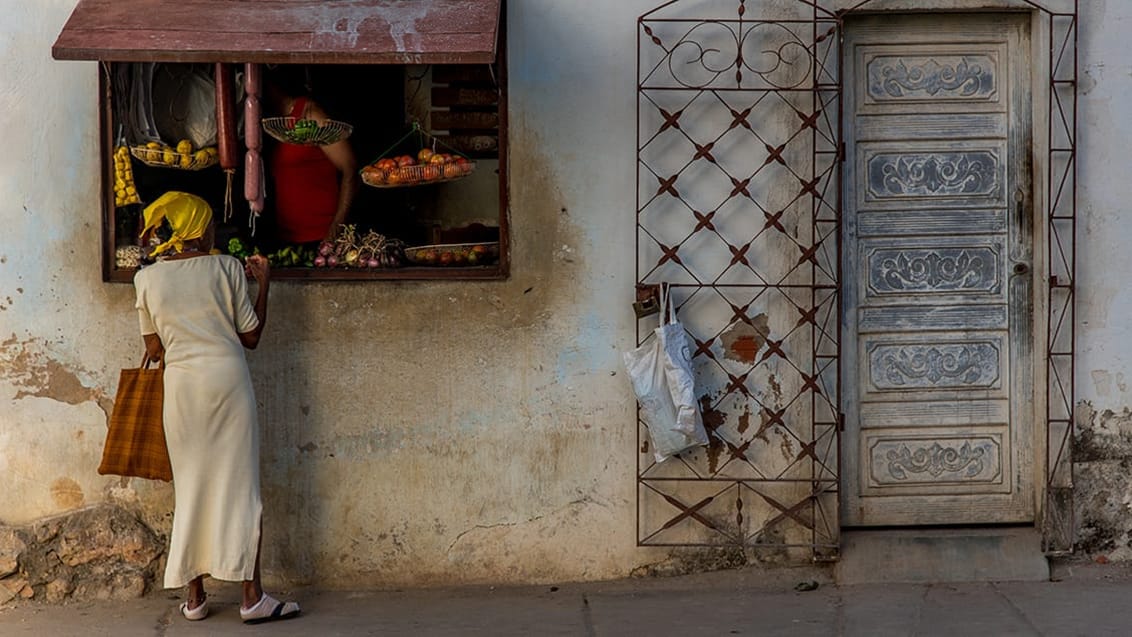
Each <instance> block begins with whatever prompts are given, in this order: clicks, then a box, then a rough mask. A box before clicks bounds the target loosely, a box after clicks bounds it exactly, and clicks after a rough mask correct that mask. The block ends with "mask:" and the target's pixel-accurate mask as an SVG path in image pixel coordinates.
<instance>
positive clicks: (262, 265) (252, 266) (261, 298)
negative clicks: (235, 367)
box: [239, 254, 271, 349]
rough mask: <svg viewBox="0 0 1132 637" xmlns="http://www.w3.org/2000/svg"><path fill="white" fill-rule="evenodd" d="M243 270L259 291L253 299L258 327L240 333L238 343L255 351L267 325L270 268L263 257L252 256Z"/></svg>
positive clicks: (258, 255)
mask: <svg viewBox="0 0 1132 637" xmlns="http://www.w3.org/2000/svg"><path fill="white" fill-rule="evenodd" d="M245 269H246V270H247V273H248V274H250V275H251V276H252V278H254V279H255V280H256V283H257V284H258V286H257V287H258V288H259V290H258V291H257V292H256V297H255V315H256V318H258V319H259V325H256V326H255V329H253V330H251V331H248V332H240V334H239V337H240V343H241V344H242V345H243V346H244V347H246V348H248V349H255V348H256V346H257V345H259V337H260V335H261V334H263V327H264V326H265V325H267V289H268V287H270V285H271V267H270V266H269V265H268V263H267V259H266V258H264V257H263V255H260V254H253V255H252V256H250V257H248V261H247V265H246V266H245Z"/></svg>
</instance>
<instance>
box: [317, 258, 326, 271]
mask: <svg viewBox="0 0 1132 637" xmlns="http://www.w3.org/2000/svg"><path fill="white" fill-rule="evenodd" d="M324 266H326V257H324V256H317V257H315V258H314V267H316V268H321V267H324Z"/></svg>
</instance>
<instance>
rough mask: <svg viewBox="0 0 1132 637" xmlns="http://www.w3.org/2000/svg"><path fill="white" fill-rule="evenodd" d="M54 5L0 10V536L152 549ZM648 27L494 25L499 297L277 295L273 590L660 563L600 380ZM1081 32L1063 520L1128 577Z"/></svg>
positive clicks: (627, 263)
mask: <svg viewBox="0 0 1132 637" xmlns="http://www.w3.org/2000/svg"><path fill="white" fill-rule="evenodd" d="M74 4H75V0H41V1H40V2H36V3H27V2H17V1H16V0H0V10H2V11H3V15H4V20H3V21H0V55H2V59H4V64H2V65H0V112H2V113H4V122H5V127H4V130H5V138H4V141H5V145H6V149H7V151H8V152H5V153H0V227H2V228H3V232H2V234H0V475H2V476H3V477H4V479H5V480H6V483H7V484H9V485H11V486H10V487H9V488H7V489H4V490H0V524H5V525H15V526H19V527H20V528H33V527H32V526H28V525H33V524H40V523H41V522H39V521H41V520H42V519H45V518H51V516H56V515H58V514H63V513H68V512H73V511H75V510H78V509H81V508H83V507H87V506H90V505H95V504H99V503H105V502H111V503H117V504H120V505H122V506H124V507H126V508H127V509H129V510H130V511H133V512H135V513H137V514H138V515H139V516H140V518H141V519H142V520H143V521H145V522H146V523H147V524H148V525H149V526H150V527H151V528H152V529H153V530H154V531H155V532H156V533H157V535H158V537H159V538H160V537H161V536H162V535H163V534H165V533H167V531H168V528H169V516H170V512H171V506H172V501H171V500H172V493H171V489H170V488H169V487H168V486H167V485H154V484H150V483H145V482H143V481H136V480H134V481H130V480H121V479H117V478H107V477H101V476H98V475H97V474H96V473H95V467H96V465H97V460H98V455H99V452H100V448H101V441H102V437H103V435H104V433H105V425H106V417H107V413H108V410H109V406H110V400H111V398H112V396H113V392H114V388H115V385H116V383H117V372H118V369H119V368H121V367H122V366H126V365H130V364H133V363H134V362H135V361H136V360H137V358H138V354H139V352H140V346H141V341H140V339H139V338H138V336H137V333H136V331H137V328H136V321H135V318H134V314H133V309H132V305H133V290H132V288H131V287H130V286H128V285H115V284H107V283H103V282H101V280H100V276H99V250H98V224H99V210H98V206H97V202H96V199H97V193H98V163H97V161H96V158H95V154H96V152H97V148H98V144H97V137H96V135H97V112H96V100H95V90H96V82H97V73H98V67H97V65H95V64H93V63H71V62H57V61H53V60H52V59H51V58H50V47H51V43H52V42H53V41H54V38H55V36H56V35H57V33H58V31H59V29H60V28H61V27H62V25H63V23H64V22H65V20H66V18H67V16H68V15H69V13H70V11H71V9H72V8H73V6H74ZM656 4H659V2H658V1H657V0H651V1H650V0H632V1H627V2H602V1H600V0H575V1H574V2H569V3H565V2H549V1H547V0H510V1H509V2H508V5H509V11H508V21H509V30H510V31H509V32H510V38H509V43H508V46H509V51H510V59H511V84H510V100H511V102H510V108H511V112H510V117H511V127H512V129H511V141H512V156H511V172H512V183H511V195H512V204H511V221H512V229H513V235H512V236H513V254H512V263H513V266H512V276H511V277H510V279H508V280H506V281H501V282H467V283H420V282H412V283H365V284H359V283H342V284H312V283H280V284H278V285H276V286H275V287H273V296H272V300H271V307H270V325H269V330H268V332H267V335H266V338H265V340H264V341H263V343H262V344H261V346H260V349H259V350H257V351H255V352H254V353H252V354H251V355H250V361H251V365H252V374H253V378H254V380H255V383H256V389H257V392H258V398H259V402H260V405H261V420H262V427H263V431H264V436H263V441H264V454H263V462H264V493H265V499H266V519H265V523H266V527H265V531H266V534H265V545H264V551H265V555H264V568H265V572H266V574H267V576H268V577H269V578H270V579H273V580H276V581H289V582H295V583H308V582H310V583H319V584H322V585H330V586H365V585H377V586H383V585H431V584H439V583H455V582H478V581H493V582H534V581H550V580H560V579H597V578H605V577H614V576H619V575H623V574H626V573H629V572H631V571H633V570H634V569H640V570H644V571H649V570H650V569H649V568H648V567H647V565H648V564H649V563H650V562H654V561H657V560H660V559H662V558H663V557H664V553H662V552H658V551H648V550H642V549H639V548H637V547H636V546H635V544H634V540H635V527H634V524H635V517H634V501H635V498H636V494H635V484H634V476H635V466H634V462H635V453H636V452H635V424H634V417H633V413H634V412H633V404H632V401H631V398H630V394H629V392H628V388H627V383H626V381H625V378H624V374H623V373H622V371H621V365H620V352H621V351H622V350H624V349H625V348H627V347H629V346H630V345H631V343H632V339H633V328H634V326H633V318H632V314H631V312H630V310H629V307H628V304H627V302H628V300H629V299H630V296H631V292H632V282H633V281H632V279H633V245H634V236H633V232H634V227H633V194H634V192H633V187H634V186H633V183H634V179H635V168H634V164H635V151H634V134H635V132H634V122H635V100H636V95H635V88H634V87H635V85H636V75H635V68H634V64H635V56H636V36H635V18H636V16H637V15H639V14H640V13H643V12H644V11H646V10H648V9H650V8H652V7H653V6H655V5H656ZM978 4H979V3H977V2H972V5H978ZM1081 15H1082V24H1081V68H1082V71H1083V74H1082V79H1083V82H1082V90H1081V99H1082V102H1081V108H1082V114H1083V120H1082V130H1081V138H1080V140H1079V144H1080V149H1081V156H1080V173H1081V192H1080V201H1081V206H1080V213H1081V219H1082V224H1081V235H1080V239H1081V241H1080V243H1079V245H1080V246H1081V247H1082V248H1083V249H1082V250H1081V251H1080V253H1079V267H1080V275H1081V276H1080V279H1079V283H1080V296H1079V299H1078V303H1079V308H1080V332H1079V346H1080V356H1079V360H1078V370H1079V372H1078V373H1079V377H1078V379H1077V380H1078V386H1079V387H1080V388H1081V392H1080V399H1081V407H1080V409H1079V412H1080V415H1081V418H1080V432H1081V433H1080V440H1079V443H1080V445H1079V446H1080V449H1079V452H1078V454H1077V460H1078V478H1079V479H1078V485H1079V495H1078V507H1079V512H1078V514H1079V521H1080V524H1081V525H1082V529H1083V531H1084V533H1083V534H1082V538H1083V539H1084V540H1085V543H1084V546H1086V548H1090V549H1093V548H1095V549H1097V550H1104V551H1109V552H1111V553H1112V554H1113V555H1115V556H1116V557H1125V556H1127V555H1126V553H1128V551H1129V550H1130V549H1129V547H1130V546H1132V538H1129V536H1128V534H1127V532H1126V531H1125V529H1128V528H1132V524H1130V522H1132V504H1129V503H1128V502H1126V491H1127V489H1126V488H1124V487H1123V484H1124V483H1123V482H1122V481H1121V480H1114V479H1113V477H1114V476H1122V475H1124V474H1126V473H1127V472H1126V471H1124V468H1125V467H1126V466H1128V465H1129V464H1132V446H1129V445H1128V442H1127V441H1128V440H1129V439H1132V425H1129V424H1128V423H1129V422H1132V417H1129V415H1128V413H1129V407H1130V400H1129V394H1128V387H1127V383H1126V381H1125V377H1124V375H1125V374H1126V373H1127V372H1126V371H1125V370H1126V366H1127V359H1128V358H1129V357H1130V356H1132V345H1130V343H1132V339H1130V338H1129V336H1132V334H1129V330H1130V328H1129V326H1128V324H1127V323H1126V322H1125V321H1123V320H1122V319H1123V317H1124V316H1127V315H1128V314H1129V310H1130V309H1132V290H1130V289H1129V288H1128V286H1126V285H1125V284H1124V281H1123V273H1124V272H1126V271H1128V270H1129V269H1130V267H1132V255H1130V254H1129V252H1128V251H1127V250H1125V249H1123V244H1125V243H1126V242H1127V240H1128V238H1129V237H1128V235H1129V230H1128V226H1127V224H1123V223H1121V216H1122V215H1121V208H1122V204H1123V202H1125V201H1128V200H1130V199H1132V192H1129V189H1132V185H1129V181H1128V180H1127V179H1126V178H1125V177H1124V175H1123V172H1122V171H1123V169H1124V164H1125V163H1126V162H1124V161H1123V159H1124V154H1123V152H1122V150H1123V149H1125V148H1127V147H1128V146H1129V145H1130V144H1129V140H1128V137H1129V133H1130V125H1129V124H1128V123H1127V122H1126V121H1125V118H1124V117H1123V109H1124V108H1125V107H1124V106H1122V105H1124V104H1127V103H1128V102H1129V100H1128V97H1129V95H1128V93H1129V92H1130V91H1132V79H1130V78H1132V64H1130V61H1129V58H1128V56H1127V55H1126V53H1125V51H1126V47H1125V46H1124V43H1123V36H1124V34H1125V33H1126V32H1127V31H1128V27H1129V26H1130V25H1129V24H1128V22H1129V20H1130V19H1132V6H1125V3H1123V2H1119V1H1118V0H1085V1H1084V2H1082V6H1081ZM21 533H22V532H21ZM20 537H24V536H23V535H21V536H20ZM1118 549H1120V550H1118ZM0 557H3V556H0ZM740 561H741V560H740ZM143 566H144V565H139V566H137V568H143ZM144 567H145V568H148V566H144Z"/></svg>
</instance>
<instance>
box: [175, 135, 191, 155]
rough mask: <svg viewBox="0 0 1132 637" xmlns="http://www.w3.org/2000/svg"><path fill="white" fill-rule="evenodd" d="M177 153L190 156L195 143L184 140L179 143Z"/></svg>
mask: <svg viewBox="0 0 1132 637" xmlns="http://www.w3.org/2000/svg"><path fill="white" fill-rule="evenodd" d="M177 152H178V153H181V154H182V155H189V154H192V152H193V143H192V142H190V141H189V140H187V139H182V140H181V141H179V142H177Z"/></svg>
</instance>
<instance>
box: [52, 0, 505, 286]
mask: <svg viewBox="0 0 1132 637" xmlns="http://www.w3.org/2000/svg"><path fill="white" fill-rule="evenodd" d="M107 1H108V0H80V2H79V5H78V6H77V7H76V9H75V12H74V13H73V14H72V17H71V20H70V21H68V23H67V25H66V26H65V27H64V30H63V32H62V33H61V35H60V37H59V39H58V40H57V42H56V45H55V47H54V50H53V52H54V54H55V56H56V57H57V58H61V59H97V60H101V68H102V70H103V72H102V74H101V100H100V108H101V126H102V131H101V133H102V135H101V137H102V151H103V152H102V157H103V165H104V170H103V193H102V195H103V196H102V200H103V210H104V212H103V272H104V278H105V279H106V280H111V281H131V280H132V279H133V274H134V272H135V271H136V268H137V266H138V263H139V260H144V259H145V258H146V255H147V253H148V249H147V246H144V245H140V243H141V242H140V241H139V230H140V228H141V227H142V226H143V225H144V224H143V223H142V222H141V214H142V210H143V209H144V207H145V205H146V204H147V203H149V202H152V201H153V200H155V199H157V198H158V197H160V196H161V195H163V194H164V193H166V192H169V191H185V192H191V193H193V194H196V195H199V196H201V197H203V198H204V199H205V200H207V201H208V202H209V203H210V204H211V205H212V207H213V210H214V212H215V218H216V219H217V221H218V228H217V241H216V247H217V248H218V249H219V250H220V251H222V252H229V253H232V254H235V255H237V256H244V255H247V254H251V253H254V252H259V253H261V254H264V255H267V256H268V258H269V259H270V260H271V261H272V263H273V266H274V274H275V277H276V278H280V279H287V278H291V279H323V280H326V279H351V280H356V279H453V278H470V279H484V278H501V277H505V276H506V275H507V274H508V251H507V246H508V223H507V222H508V214H507V211H508V197H507V195H508V188H507V184H508V182H507V162H506V157H507V153H506V150H507V126H506V113H507V106H506V90H505V87H506V77H505V72H506V69H505V63H504V58H503V53H502V47H498V48H497V43H498V42H499V41H501V40H502V38H501V36H500V33H499V24H498V18H499V15H500V11H501V6H500V3H499V1H498V0H464V1H463V2H445V3H434V2H431V1H430V2H427V5H428V7H429V11H430V12H429V13H428V14H427V15H426V17H425V18H421V16H420V11H419V10H418V9H416V8H412V7H411V6H410V5H416V6H418V7H419V4H417V3H414V2H393V3H390V5H389V6H388V7H383V8H374V7H371V6H368V4H367V3H364V2H361V1H360V0H358V1H357V2H344V3H336V4H335V9H334V10H337V11H341V12H342V15H341V16H339V17H334V19H332V20H330V21H329V22H327V19H326V16H325V13H326V11H324V10H323V9H324V7H325V6H324V5H322V3H312V2H307V1H306V0H294V1H292V2H289V3H286V5H285V6H287V7H288V10H287V11H278V10H275V11H273V12H270V13H265V14H263V16H261V17H262V18H263V20H261V21H260V24H259V27H260V28H261V29H262V30H261V31H257V32H254V33H253V32H250V30H251V29H252V28H253V27H249V26H247V25H248V24H255V21H251V22H249V21H248V20H246V19H244V20H239V19H237V18H239V17H246V16H235V15H232V16H227V15H225V16H218V15H215V14H217V13H220V12H225V11H244V12H247V11H251V12H253V13H254V12H256V11H259V10H260V9H257V8H256V7H255V5H250V6H249V5H240V4H238V3H237V4H219V5H218V4H216V3H206V2H202V0H184V1H183V2H181V3H178V5H181V6H184V5H186V4H188V5H195V4H199V5H200V7H199V9H200V11H201V12H204V13H203V14H198V13H194V12H192V11H185V12H178V15H180V16H182V22H181V23H179V24H177V25H176V31H177V33H176V37H175V38H173V37H170V38H169V39H162V38H158V37H150V38H145V39H140V38H123V37H122V36H121V34H122V33H129V32H130V31H131V30H137V31H149V32H152V31H153V30H154V29H162V28H165V29H166V30H169V31H172V29H170V28H167V27H165V26H164V24H165V23H164V22H163V21H162V20H161V19H160V17H159V16H158V17H154V16H152V15H148V14H147V12H146V11H142V10H140V9H139V11H137V12H121V11H114V12H113V14H114V15H116V16H118V18H117V20H118V22H117V23H114V24H109V23H107V24H103V22H104V21H105V20H106V19H107V18H106V15H105V11H103V9H106V7H104V6H103V5H106V4H107ZM119 1H120V2H121V1H124V2H126V3H127V4H128V3H130V2H140V1H141V0H119ZM273 6H275V7H276V9H278V8H279V6H283V5H273ZM166 8H168V5H159V6H158V8H157V9H156V10H157V13H160V12H161V11H162V10H165V9H166ZM148 13H149V14H152V13H153V11H152V10H151V11H148ZM209 13H211V14H213V15H212V16H211V17H209V15H208V14H209ZM123 16H126V17H124V18H123ZM184 16H192V17H190V18H189V19H191V20H198V19H199V24H195V23H194V24H187V23H185V22H184V21H183V17H184ZM123 19H125V20H132V21H134V22H136V24H134V23H131V24H122V23H121V21H122V20H123ZM272 20H274V21H275V23H273V24H269V22H270V21H272ZM217 24H223V25H229V27H225V28H232V29H243V30H244V31H245V33H243V34H242V37H236V34H231V37H224V36H223V34H218V33H215V30H216V25H217ZM327 24H329V25H331V26H332V27H333V30H334V32H337V31H338V30H339V29H345V30H346V31H351V30H352V33H351V34H347V35H349V36H350V37H344V38H342V37H332V36H327V34H326V32H325V28H326V25H327ZM232 25H236V26H232ZM410 27H411V28H412V29H415V32H413V31H409V30H408V29H409V28H410ZM194 29H199V30H200V32H199V33H197V32H195V31H194ZM399 30H400V31H401V36H400V37H399V38H393V39H392V40H390V39H389V38H390V34H396V33H398V31H399ZM186 33H187V34H188V35H186ZM304 33H306V36H307V37H296V35H297V34H298V35H300V36H301V35H302V34H304ZM116 38H118V39H116ZM194 38H196V39H194ZM383 38H384V39H383ZM163 42H176V43H177V45H176V46H177V48H175V49H174V48H171V47H169V46H168V45H163V44H162V43H163ZM139 43H140V45H139ZM155 43H156V44H155ZM139 46H140V47H141V48H140V49H139V48H138V47H139ZM146 47H149V48H146ZM225 47H228V48H227V49H225ZM302 47H309V49H308V50H301V49H302ZM153 240H154V239H149V241H153Z"/></svg>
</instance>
